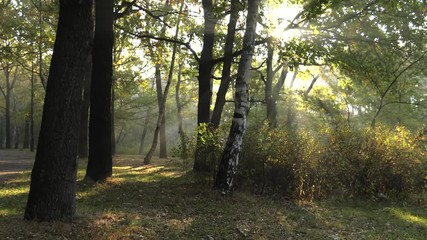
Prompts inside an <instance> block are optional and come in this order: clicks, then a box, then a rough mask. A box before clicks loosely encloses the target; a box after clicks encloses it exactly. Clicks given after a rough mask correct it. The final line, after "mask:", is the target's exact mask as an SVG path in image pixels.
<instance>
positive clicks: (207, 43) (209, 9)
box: [193, 0, 218, 171]
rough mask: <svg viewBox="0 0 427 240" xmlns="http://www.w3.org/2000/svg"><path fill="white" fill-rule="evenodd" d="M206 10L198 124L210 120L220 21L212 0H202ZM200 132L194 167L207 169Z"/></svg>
mask: <svg viewBox="0 0 427 240" xmlns="http://www.w3.org/2000/svg"><path fill="white" fill-rule="evenodd" d="M202 6H203V12H204V19H205V23H204V30H203V49H202V54H201V56H200V60H199V76H198V77H197V80H198V82H199V98H198V103H197V126H199V127H200V126H201V125H202V124H208V123H209V122H210V106H211V99H212V89H211V85H212V84H211V81H212V76H211V75H212V69H213V66H214V61H213V59H212V58H213V47H214V40H215V25H216V22H217V21H218V20H217V18H216V17H215V14H214V7H213V4H212V0H202ZM203 145H204V144H203V142H202V141H201V136H200V134H199V135H198V137H197V147H196V154H195V159H194V166H193V169H194V170H195V171H207V170H209V169H210V167H209V166H208V165H207V163H206V160H205V152H206V149H205V148H204V146H203Z"/></svg>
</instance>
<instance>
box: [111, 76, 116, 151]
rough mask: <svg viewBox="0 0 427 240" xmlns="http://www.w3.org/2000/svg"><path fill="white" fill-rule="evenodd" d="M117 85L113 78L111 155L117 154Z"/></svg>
mask: <svg viewBox="0 0 427 240" xmlns="http://www.w3.org/2000/svg"><path fill="white" fill-rule="evenodd" d="M115 83H116V80H115V79H114V76H113V83H112V88H111V155H113V156H114V155H115V154H116V145H117V144H116V127H115V126H116V125H115V117H114V116H115V111H116V110H115V105H114V103H115V101H116V90H115V89H116V88H115V87H114V84H115Z"/></svg>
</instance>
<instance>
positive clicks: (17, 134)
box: [13, 125, 21, 149]
mask: <svg viewBox="0 0 427 240" xmlns="http://www.w3.org/2000/svg"><path fill="white" fill-rule="evenodd" d="M13 135H14V137H15V138H14V140H15V149H18V148H19V140H20V138H21V131H20V129H19V127H18V125H15V127H14V134H13Z"/></svg>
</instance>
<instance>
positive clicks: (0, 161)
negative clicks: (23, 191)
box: [0, 149, 34, 182]
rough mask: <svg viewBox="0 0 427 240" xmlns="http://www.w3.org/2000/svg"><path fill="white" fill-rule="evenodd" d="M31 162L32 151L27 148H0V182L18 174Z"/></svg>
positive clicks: (27, 167)
mask: <svg viewBox="0 0 427 240" xmlns="http://www.w3.org/2000/svg"><path fill="white" fill-rule="evenodd" d="M33 163H34V153H32V152H30V151H28V150H5V149H2V150H0V182H3V181H6V180H8V179H12V178H14V177H17V176H19V175H20V174H22V173H23V171H24V170H28V169H31V167H32V166H33Z"/></svg>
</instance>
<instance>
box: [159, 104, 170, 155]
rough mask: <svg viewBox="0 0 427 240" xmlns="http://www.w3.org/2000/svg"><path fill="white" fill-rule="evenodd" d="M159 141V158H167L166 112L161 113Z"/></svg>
mask: <svg viewBox="0 0 427 240" xmlns="http://www.w3.org/2000/svg"><path fill="white" fill-rule="evenodd" d="M159 141H160V154H159V157H160V158H168V150H167V147H166V111H165V112H164V113H163V118H162V122H161V125H160V134H159Z"/></svg>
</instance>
